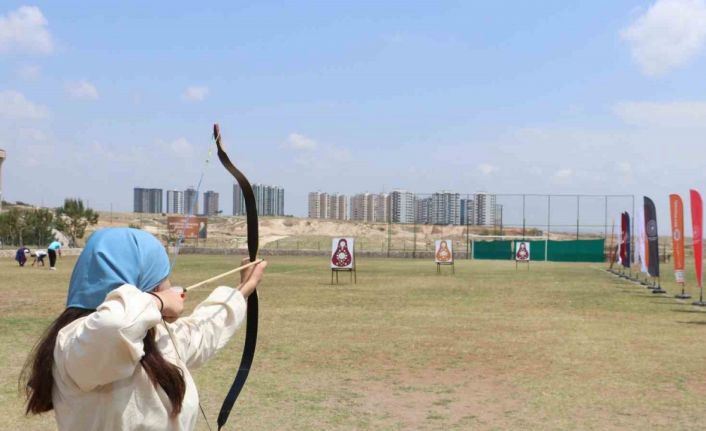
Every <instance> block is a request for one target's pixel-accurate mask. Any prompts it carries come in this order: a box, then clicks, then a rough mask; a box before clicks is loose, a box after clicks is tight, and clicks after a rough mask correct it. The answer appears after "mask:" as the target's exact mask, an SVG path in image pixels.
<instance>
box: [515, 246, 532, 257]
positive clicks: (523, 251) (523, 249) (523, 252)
mask: <svg viewBox="0 0 706 431" xmlns="http://www.w3.org/2000/svg"><path fill="white" fill-rule="evenodd" d="M515 259H517V260H529V250H527V245H526V244H525V243H524V242H521V243H520V246H519V248H518V249H517V253H516V254H515Z"/></svg>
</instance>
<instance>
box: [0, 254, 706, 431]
mask: <svg viewBox="0 0 706 431" xmlns="http://www.w3.org/2000/svg"><path fill="white" fill-rule="evenodd" d="M74 262H75V259H73V258H64V259H62V260H60V262H59V270H58V271H55V272H53V271H48V270H43V269H36V268H31V267H29V268H18V267H17V266H16V265H15V264H14V262H12V261H11V260H9V259H6V260H3V261H1V262H0V274H2V276H1V279H2V281H1V282H0V295H1V296H0V297H1V298H2V300H1V301H0V345H1V346H2V347H1V348H0V362H1V363H2V364H4V367H3V368H2V373H0V429H2V430H5V429H22V430H45V429H53V428H54V425H53V416H52V415H49V416H47V417H43V418H31V419H27V418H24V417H23V415H22V400H21V399H20V398H19V397H18V391H17V377H18V374H19V371H20V368H21V366H22V364H23V362H24V360H25V357H26V355H27V352H28V351H29V349H30V348H31V346H32V344H33V343H34V341H35V340H36V338H37V336H38V335H39V333H40V331H41V330H42V329H43V328H44V327H45V326H46V325H47V324H48V323H49V322H50V320H51V319H52V318H53V317H54V316H56V315H58V313H59V312H60V311H61V309H62V306H63V302H64V298H65V294H66V288H67V285H68V280H69V277H70V271H71V267H72V265H73V263H74ZM235 262H236V259H235V258H233V257H230V258H229V257H224V256H209V257H206V256H188V255H185V256H181V257H180V258H179V261H178V264H177V266H178V268H177V271H176V274H175V276H174V277H172V281H173V282H176V283H177V284H182V285H187V284H190V283H192V282H195V281H198V280H200V279H204V278H207V277H208V276H211V275H214V274H216V273H219V272H221V271H224V270H226V269H228V268H230V267H232V266H234V263H235ZM358 263H359V273H358V284H357V285H349V284H347V280H348V278H347V277H346V276H343V277H341V280H342V281H344V280H345V283H344V284H341V285H339V286H330V285H329V284H328V281H329V277H330V273H329V272H328V269H327V260H326V259H325V258H313V257H312V258H304V257H301V258H299V257H273V258H271V266H270V267H269V268H268V273H267V275H266V279H265V281H264V282H263V285H262V286H261V289H260V296H261V299H260V307H261V310H260V319H261V321H260V336H259V339H258V351H257V354H256V357H255V362H254V365H253V369H252V371H251V373H250V378H249V380H248V383H247V385H246V387H245V389H244V391H243V393H242V394H241V398H240V400H239V401H238V403H237V405H236V409H235V410H234V412H233V414H232V415H231V419H230V422H229V424H230V425H229V426H228V427H227V428H228V429H236V428H237V429H241V430H273V429H278V430H279V429H281V430H312V429H316V430H319V429H320V430H331V429H336V430H383V429H384V430H388V429H389V430H407V429H421V430H426V429H445V430H446V429H463V430H467V429H538V430H539V429H541V430H547V429H557V430H559V429H596V430H605V429H670V430H671V429H702V428H703V420H702V416H703V414H704V410H706V342H705V341H706V310H703V309H699V308H696V307H694V306H691V305H689V303H688V302H683V301H682V302H680V301H677V300H675V299H672V298H671V297H667V296H659V297H658V296H656V295H652V294H651V293H650V292H649V291H648V290H646V289H644V288H642V287H639V286H637V285H634V284H629V283H627V282H625V281H622V280H619V279H617V278H616V277H614V276H612V275H609V274H607V273H605V272H604V271H602V268H603V266H602V265H595V264H552V263H548V264H547V263H533V264H532V266H531V269H530V271H529V272H527V271H524V270H520V271H516V270H515V266H514V263H511V262H499V261H495V262H491V261H473V262H471V261H459V262H458V263H457V265H456V274H455V275H451V274H450V273H449V271H448V268H444V270H445V271H444V274H442V275H440V276H438V275H436V272H435V271H436V269H435V265H434V264H433V263H432V262H429V261H419V260H418V261H414V260H397V259H365V258H361V259H360V260H359V262H358ZM665 272H667V271H665ZM692 278H693V277H692ZM665 279H666V280H669V282H665V283H664V285H665V288H666V289H667V290H668V291H669V293H670V294H674V293H676V291H677V288H676V286H675V285H674V284H673V283H672V282H671V279H672V277H671V272H670V273H668V274H667V275H666V276H665ZM224 284H227V283H224ZM207 291H208V288H204V289H203V290H200V291H199V290H197V291H195V292H193V294H192V295H191V296H190V302H191V305H192V306H193V304H195V303H197V302H198V301H199V300H200V299H201V298H203V297H204V296H205V295H206V293H207ZM693 293H695V292H693V291H692V294H693ZM243 333H244V331H241V334H240V337H238V339H237V340H236V341H235V342H233V343H231V344H230V345H229V346H228V347H227V348H226V349H225V350H224V351H223V352H222V353H221V354H219V355H218V356H217V357H216V358H215V359H214V360H212V361H211V362H210V363H209V364H208V366H206V367H204V368H202V369H200V370H197V371H195V378H196V381H197V385H198V386H199V390H200V393H201V400H202V404H203V406H204V408H205V410H206V413H207V416H208V418H209V421H210V422H211V425H212V426H213V427H214V429H215V417H216V415H217V413H218V409H219V407H220V403H221V401H222V399H223V397H224V395H225V393H226V391H227V388H228V386H229V385H230V381H231V379H232V377H233V376H234V374H235V368H236V366H237V363H238V362H239V359H240V353H241V350H242V335H243ZM199 429H206V427H205V424H204V423H203V420H201V421H200V427H199Z"/></svg>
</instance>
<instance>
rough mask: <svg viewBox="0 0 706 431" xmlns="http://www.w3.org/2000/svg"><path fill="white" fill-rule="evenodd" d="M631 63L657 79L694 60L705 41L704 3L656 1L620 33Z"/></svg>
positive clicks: (698, 1) (691, 0)
mask: <svg viewBox="0 0 706 431" xmlns="http://www.w3.org/2000/svg"><path fill="white" fill-rule="evenodd" d="M620 35H621V37H622V38H623V39H624V40H626V41H627V42H628V44H629V45H630V50H631V53H632V57H633V59H634V60H635V61H636V62H637V63H638V65H639V66H640V68H641V69H642V72H643V73H644V74H645V75H647V76H660V75H664V74H665V73H667V72H668V71H670V70H672V69H674V68H676V67H679V66H682V65H684V64H686V63H688V62H689V60H691V59H692V58H693V57H695V56H696V55H697V54H698V53H699V51H700V50H701V49H702V48H703V46H704V41H706V3H705V2H704V0H657V2H656V3H655V4H653V5H652V6H651V7H650V8H649V9H648V10H647V12H645V13H644V14H643V15H641V16H639V17H638V18H637V19H636V20H635V21H634V22H633V23H632V24H630V25H629V26H628V27H627V28H625V29H623V30H622V31H621V33H620Z"/></svg>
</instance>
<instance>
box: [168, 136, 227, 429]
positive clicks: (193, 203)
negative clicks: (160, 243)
mask: <svg viewBox="0 0 706 431" xmlns="http://www.w3.org/2000/svg"><path fill="white" fill-rule="evenodd" d="M215 145H216V139H215V137H212V138H211V142H210V143H209V145H208V153H207V155H206V160H204V163H203V166H202V167H201V174H200V175H199V182H198V184H197V185H196V193H194V197H193V199H192V201H191V205H189V212H188V213H187V215H186V218H185V219H184V223H183V224H182V227H181V230H180V231H179V236H178V237H177V240H176V243H175V244H174V254H172V259H171V262H170V264H169V265H170V273H171V272H173V271H174V265H176V260H177V256H179V250H181V245H182V243H183V242H184V232H186V227H187V226H188V225H189V220H190V219H191V216H193V215H194V208H196V204H197V203H198V199H199V191H200V190H201V184H202V183H203V177H204V175H205V173H206V168H207V167H208V165H209V163H210V162H211V156H212V155H213V147H214V146H215ZM162 324H163V325H164V328H165V329H166V330H167V334H169V338H170V339H171V341H172V345H173V346H174V351H175V352H176V355H177V358H179V360H181V356H180V355H179V348H178V347H177V343H176V340H175V339H174V336H173V335H172V331H171V330H170V329H169V325H167V322H166V321H165V320H164V319H162ZM181 361H182V363H183V360H181ZM184 366H186V364H185V365H184ZM199 410H200V411H201V416H202V417H203V419H204V421H205V422H206V427H208V429H209V431H212V430H211V424H210V423H209V421H208V417H207V416H206V412H205V411H204V409H203V405H202V404H201V400H199Z"/></svg>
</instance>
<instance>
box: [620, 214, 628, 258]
mask: <svg viewBox="0 0 706 431" xmlns="http://www.w3.org/2000/svg"><path fill="white" fill-rule="evenodd" d="M626 216H627V213H620V260H618V262H619V263H620V264H621V265H623V266H626V265H625V262H626V261H627V254H626V246H627V237H628V235H627V233H628V220H627V218H626Z"/></svg>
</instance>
